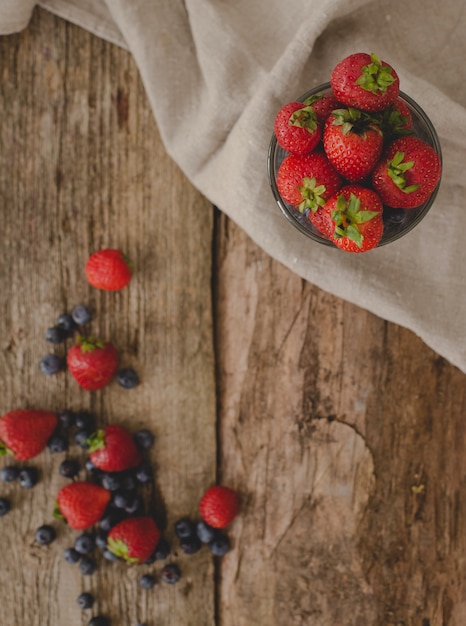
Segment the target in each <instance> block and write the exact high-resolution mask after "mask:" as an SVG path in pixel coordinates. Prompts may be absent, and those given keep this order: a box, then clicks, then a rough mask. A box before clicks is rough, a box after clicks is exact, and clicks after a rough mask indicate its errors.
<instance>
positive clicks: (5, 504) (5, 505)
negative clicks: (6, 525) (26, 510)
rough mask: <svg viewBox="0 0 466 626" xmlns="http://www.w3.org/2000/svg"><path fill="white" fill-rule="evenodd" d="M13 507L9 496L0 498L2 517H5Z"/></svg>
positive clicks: (0, 513) (0, 515)
mask: <svg viewBox="0 0 466 626" xmlns="http://www.w3.org/2000/svg"><path fill="white" fill-rule="evenodd" d="M10 509H11V503H10V501H9V500H8V498H0V517H3V516H4V515H6V514H7V513H8V511H9V510H10Z"/></svg>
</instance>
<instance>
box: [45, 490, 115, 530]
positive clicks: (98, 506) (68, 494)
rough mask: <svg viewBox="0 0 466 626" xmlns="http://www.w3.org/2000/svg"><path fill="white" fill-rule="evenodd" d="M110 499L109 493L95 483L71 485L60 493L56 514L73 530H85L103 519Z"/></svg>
mask: <svg viewBox="0 0 466 626" xmlns="http://www.w3.org/2000/svg"><path fill="white" fill-rule="evenodd" d="M110 498H111V494H110V492H109V491H107V490H106V489H104V488H103V487H100V486H99V485H95V484H94V483H89V482H84V481H78V482H74V483H69V484H68V485H65V487H62V488H61V489H60V491H59V492H58V495H57V506H56V509H55V513H54V514H55V517H63V518H64V519H65V521H66V522H67V523H68V524H69V525H70V526H71V528H74V529H75V530H84V529H85V528H89V527H90V526H93V525H94V524H96V523H97V522H98V521H99V520H100V519H101V517H102V516H103V514H104V512H105V509H106V508H107V505H108V503H109V502H110Z"/></svg>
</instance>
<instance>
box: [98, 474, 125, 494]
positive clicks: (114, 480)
mask: <svg viewBox="0 0 466 626" xmlns="http://www.w3.org/2000/svg"><path fill="white" fill-rule="evenodd" d="M101 481H102V487H103V488H104V489H108V491H118V489H121V478H120V477H119V476H118V475H116V474H112V473H111V472H108V473H107V472H106V473H104V474H102V477H101Z"/></svg>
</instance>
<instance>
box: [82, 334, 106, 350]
mask: <svg viewBox="0 0 466 626" xmlns="http://www.w3.org/2000/svg"><path fill="white" fill-rule="evenodd" d="M78 344H79V345H80V346H81V352H82V353H83V354H85V353H86V352H94V350H95V349H96V348H100V349H103V348H105V346H106V345H107V342H106V341H104V340H103V339H97V338H96V337H83V336H82V335H80V336H79V337H78Z"/></svg>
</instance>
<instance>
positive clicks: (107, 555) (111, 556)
mask: <svg viewBox="0 0 466 626" xmlns="http://www.w3.org/2000/svg"><path fill="white" fill-rule="evenodd" d="M102 554H103V555H104V558H105V559H107V561H119V560H120V559H119V557H118V556H117V555H116V554H114V553H113V552H112V551H111V550H109V549H108V548H104V549H103V551H102Z"/></svg>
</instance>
